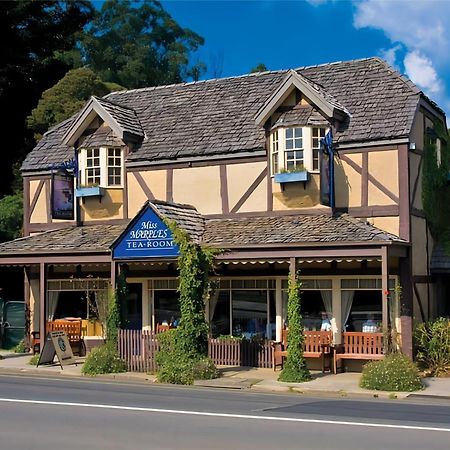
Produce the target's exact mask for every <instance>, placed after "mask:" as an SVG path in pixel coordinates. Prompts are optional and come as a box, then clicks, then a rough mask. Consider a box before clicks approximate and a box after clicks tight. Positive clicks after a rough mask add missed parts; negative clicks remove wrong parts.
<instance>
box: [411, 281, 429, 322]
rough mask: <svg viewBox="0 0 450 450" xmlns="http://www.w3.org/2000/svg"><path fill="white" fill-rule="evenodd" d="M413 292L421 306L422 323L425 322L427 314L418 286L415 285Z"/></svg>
mask: <svg viewBox="0 0 450 450" xmlns="http://www.w3.org/2000/svg"><path fill="white" fill-rule="evenodd" d="M413 290H414V294H415V297H416V299H417V304H418V306H419V311H420V318H421V321H422V322H425V320H426V319H425V312H424V310H423V305H422V300H421V299H420V294H419V291H418V289H417V285H416V284H415V283H413Z"/></svg>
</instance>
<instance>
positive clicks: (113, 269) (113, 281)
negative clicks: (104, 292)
mask: <svg viewBox="0 0 450 450" xmlns="http://www.w3.org/2000/svg"><path fill="white" fill-rule="evenodd" d="M111 286H112V288H113V289H116V262H115V261H111Z"/></svg>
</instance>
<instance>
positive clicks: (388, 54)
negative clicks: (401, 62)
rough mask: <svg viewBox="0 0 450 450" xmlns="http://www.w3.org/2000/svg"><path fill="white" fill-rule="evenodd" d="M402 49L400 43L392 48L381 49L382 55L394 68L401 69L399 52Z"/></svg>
mask: <svg viewBox="0 0 450 450" xmlns="http://www.w3.org/2000/svg"><path fill="white" fill-rule="evenodd" d="M401 49H402V46H401V45H400V44H396V45H394V46H393V47H391V48H382V49H381V50H380V56H381V57H382V58H383V59H384V60H385V61H387V62H388V63H389V64H390V65H391V66H392V67H393V68H394V69H396V70H400V67H399V66H398V64H397V53H398V52H399V51H400V50H401Z"/></svg>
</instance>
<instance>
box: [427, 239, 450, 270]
mask: <svg viewBox="0 0 450 450" xmlns="http://www.w3.org/2000/svg"><path fill="white" fill-rule="evenodd" d="M430 270H431V271H432V272H436V273H437V272H446V273H449V272H450V255H449V254H448V253H447V252H446V251H445V249H444V247H443V246H442V244H436V245H435V246H434V248H433V253H432V254H431V264H430Z"/></svg>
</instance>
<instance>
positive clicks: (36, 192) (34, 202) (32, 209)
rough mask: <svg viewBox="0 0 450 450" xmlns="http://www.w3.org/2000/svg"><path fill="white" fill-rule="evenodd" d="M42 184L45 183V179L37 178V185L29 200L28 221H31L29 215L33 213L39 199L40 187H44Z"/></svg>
mask: <svg viewBox="0 0 450 450" xmlns="http://www.w3.org/2000/svg"><path fill="white" fill-rule="evenodd" d="M44 184H45V180H39V184H38V187H37V188H36V191H35V193H34V195H33V200H32V201H31V205H30V209H29V211H30V216H29V217H28V222H30V221H31V216H32V215H33V212H34V208H36V203H37V202H38V200H39V197H40V195H41V192H42V188H43V187H44Z"/></svg>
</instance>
